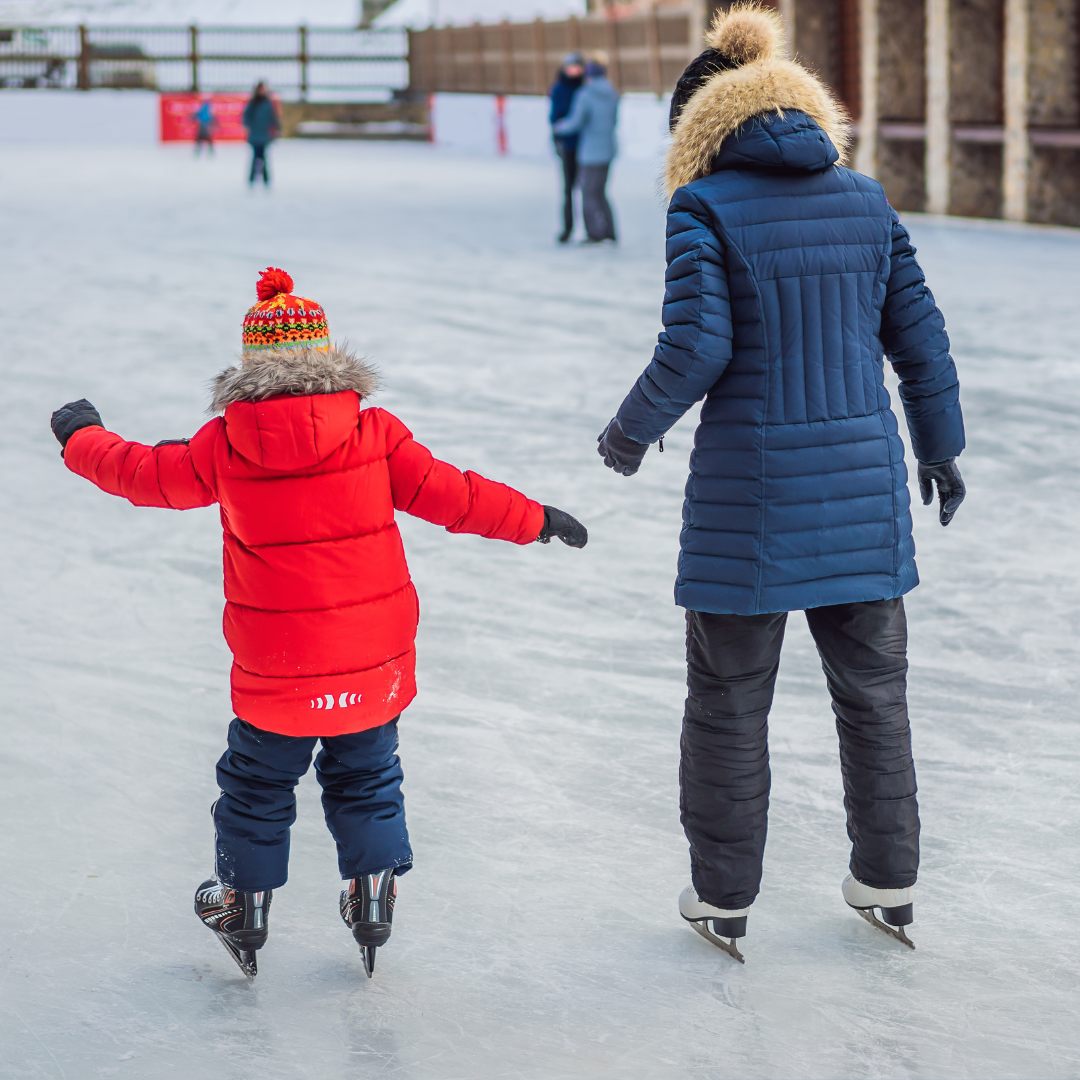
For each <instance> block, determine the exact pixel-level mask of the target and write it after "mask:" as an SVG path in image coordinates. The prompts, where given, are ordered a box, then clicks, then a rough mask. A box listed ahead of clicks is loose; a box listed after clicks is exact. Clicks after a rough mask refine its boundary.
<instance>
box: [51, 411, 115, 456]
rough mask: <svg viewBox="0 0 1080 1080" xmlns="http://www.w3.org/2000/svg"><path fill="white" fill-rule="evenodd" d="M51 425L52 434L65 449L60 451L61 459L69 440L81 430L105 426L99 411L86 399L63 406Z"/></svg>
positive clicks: (53, 416) (53, 415)
mask: <svg viewBox="0 0 1080 1080" xmlns="http://www.w3.org/2000/svg"><path fill="white" fill-rule="evenodd" d="M50 425H51V427H52V433H53V434H54V435H55V436H56V439H57V441H58V442H59V443H60V446H61V447H62V448H63V449H61V451H60V456H61V457H63V456H64V450H66V449H67V444H68V439H70V438H71V436H72V435H74V434H75V432H76V431H78V430H79V429H80V428H84V427H104V426H105V425H104V424H103V423H102V422H101V416H100V415H99V414H98V411H97V409H95V408H94V406H93V405H91V404H90V402H89V401H87V400H86V398H79V400H78V401H69V402H68V403H67V404H66V405H64V406H61V408H59V409H57V410H56V412H54V413H53V414H52V420H51V421H50Z"/></svg>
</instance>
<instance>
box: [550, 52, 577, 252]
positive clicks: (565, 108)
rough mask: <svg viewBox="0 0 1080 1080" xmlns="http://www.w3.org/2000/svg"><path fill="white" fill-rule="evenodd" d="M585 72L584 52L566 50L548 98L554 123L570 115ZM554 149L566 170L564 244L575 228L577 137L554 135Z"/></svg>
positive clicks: (561, 239) (574, 135)
mask: <svg viewBox="0 0 1080 1080" xmlns="http://www.w3.org/2000/svg"><path fill="white" fill-rule="evenodd" d="M584 76H585V61H584V60H582V58H581V53H576V52H572V53H567V54H566V56H564V57H563V62H562V67H560V68H559V74H558V75H556V76H555V82H554V83H552V86H551V90H550V91H549V92H548V100H549V101H550V102H551V109H550V112H549V115H548V119H549V120H550V122H551V123H552V124H555V122H556V121H558V120H561V119H562V118H563V117H564V116H567V115H569V113H570V106H571V104H572V103H573V100H574V95H575V94H576V93H577V91H578V89H579V88H580V87H581V83H582V81H583V79H584ZM552 138H553V140H554V143H555V153H556V154H558V155H559V161H560V162H561V163H562V173H563V228H562V232H561V233H560V234H559V243H560V244H565V243H566V242H567V241H568V240H569V239H570V236H571V234H572V233H573V231H574V185H575V184H576V183H577V144H578V137H577V135H576V134H573V135H555V134H554V132H553V133H552Z"/></svg>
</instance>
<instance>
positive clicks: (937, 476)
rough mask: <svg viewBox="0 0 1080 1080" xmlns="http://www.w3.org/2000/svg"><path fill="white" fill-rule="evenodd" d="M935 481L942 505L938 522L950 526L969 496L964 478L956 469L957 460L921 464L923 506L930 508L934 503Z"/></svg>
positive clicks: (920, 489)
mask: <svg viewBox="0 0 1080 1080" xmlns="http://www.w3.org/2000/svg"><path fill="white" fill-rule="evenodd" d="M935 480H936V481H937V491H938V502H939V504H940V511H939V513H938V520H940V522H941V524H942V525H948V524H949V522H950V521H952V519H953V514H955V513H956V511H957V510H958V509H959V508H960V504H961V503H962V502H963V501H964V496H965V495H966V494H967V488H965V487H964V480H963V477H961V475H960V470H959V469H958V468H957V467H956V458H949V460H948V461H931V462H929V463H928V464H923V462H921V461H920V462H919V491H920V493H921V494H922V501H923V506H929V505H930V503H931V502H933V499H934V485H933V481H935Z"/></svg>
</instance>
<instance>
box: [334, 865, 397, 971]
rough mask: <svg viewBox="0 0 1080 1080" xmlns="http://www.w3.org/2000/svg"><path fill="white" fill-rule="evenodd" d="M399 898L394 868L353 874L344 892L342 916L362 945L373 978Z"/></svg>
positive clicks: (366, 963) (358, 943) (387, 938)
mask: <svg viewBox="0 0 1080 1080" xmlns="http://www.w3.org/2000/svg"><path fill="white" fill-rule="evenodd" d="M395 899H397V878H396V877H395V876H394V871H393V870H380V871H379V873H377V874H364V875H363V876H362V877H358V878H353V879H352V881H350V882H349V887H348V888H347V889H343V890H342V892H341V917H342V918H343V919H344V920H345V925H346V926H347V927H348V928H349V929H350V930H351V931H352V934H353V937H354V938H356V944H357V945H359V946H360V957H361V959H362V960H363V961H364V970H365V971H366V972H367V977H368V978H369V979H370V978H371V975H372V972H374V970H375V950H376V949H377V948H378V947H379V946H380V945H385V944H386V943H387V942H388V941H389V940H390V923H391V922H392V921H393V919H394V900H395Z"/></svg>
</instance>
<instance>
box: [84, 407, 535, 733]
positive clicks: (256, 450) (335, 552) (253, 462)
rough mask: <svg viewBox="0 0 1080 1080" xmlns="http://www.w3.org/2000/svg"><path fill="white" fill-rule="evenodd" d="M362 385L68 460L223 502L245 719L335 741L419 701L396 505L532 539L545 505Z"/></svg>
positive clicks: (232, 635)
mask: <svg viewBox="0 0 1080 1080" xmlns="http://www.w3.org/2000/svg"><path fill="white" fill-rule="evenodd" d="M359 401H360V395H358V394H357V392H356V391H355V390H344V391H341V392H338V393H327V394H309V395H304V396H297V397H293V396H279V397H272V398H270V399H268V400H264V401H258V402H253V401H236V402H233V403H232V404H229V405H228V407H227V408H226V409H225V413H224V416H223V417H217V418H215V419H213V420H211V421H210V422H209V423H208V424H206V426H205V427H203V428H202V429H201V430H200V431H199V432H198V433H197V434H196V435H195V436H194V438H192V439H191V440H190V442H189V443H164V444H159V445H157V446H155V447H149V446H143V445H141V444H139V443H131V442H125V441H124V440H123V439H121V438H120V437H119V436H118V435H114V434H112V433H111V432H108V431H105V430H104V429H103V428H100V427H90V428H83V429H81V430H80V431H77V432H75V434H74V435H73V436H72V437H71V439H70V440H69V441H68V444H67V449H66V451H65V461H66V463H67V466H68V468H69V469H71V470H72V471H73V472H76V473H78V474H79V475H80V476H84V477H86V478H87V479H88V480H90V481H92V482H93V483H95V484H97V486H98V487H100V488H101V489H102V490H103V491H107V492H109V493H110V494H113V495H120V496H122V497H123V498H126V499H128V500H129V501H130V502H132V503H134V504H135V505H136V506H161V507H172V508H174V509H177V510H184V509H188V508H191V507H196V506H209V505H210V504H211V503H215V502H216V503H219V504H220V506H221V524H222V528H223V529H224V532H225V550H224V560H225V599H226V604H225V618H224V627H225V638H226V640H227V641H228V643H229V648H230V649H232V653H233V668H232V703H233V709H234V710H235V711H236V715H237V716H239V717H242V718H243V719H244V720H247V721H248V722H249V723H251V724H254V725H255V726H256V727H259V728H263V729H265V730H267V731H275V732H279V733H281V734H283V735H340V734H344V733H346V732H353V731H362V730H363V729H365V728H370V727H376V726H378V725H379V724H384V723H386V722H387V721H388V720H391V719H393V717H395V716H397V715H398V714H399V713H400V712H401V711H402V709H404V708H405V706H406V705H408V704H409V702H410V701H411V700H412V699H413V697H414V696H415V695H416V682H415V676H414V665H415V647H414V639H415V636H416V624H417V618H418V615H419V609H418V606H417V599H416V590H415V589H414V588H413V584H412V581H411V579H410V577H409V568H408V566H407V565H406V562H405V552H404V549H403V547H402V544H401V536H400V534H399V533H398V528H397V525H396V524H395V523H394V511H395V509H397V510H404V511H406V512H407V513H410V514H415V515H416V516H417V517H421V518H424V519H425V520H427V521H431V522H434V523H435V524H437V525H445V526H446V528H447V529H448V530H449V531H450V532H469V533H479V534H480V535H481V536H486V537H490V538H492V539H498V540H509V541H511V542H513V543H516V544H528V543H531V542H532V541H533V540H535V539H536V538H537V536H538V535H539V533H540V530H541V528H542V527H543V523H544V511H543V508H542V507H541V506H540V505H539V504H538V503H535V502H533V501H532V500H531V499H527V498H525V496H524V495H522V494H520V493H519V492H517V491H514V490H513V489H512V488H509V487H505V486H504V485H502V484H497V483H494V482H492V481H491V480H485V479H484V478H483V477H482V476H478V475H477V474H476V473H472V472H467V473H464V474H462V473H460V472H458V470H457V469H455V468H454V467H453V466H452V465H447V464H446V463H445V462H442V461H437V460H435V459H434V458H433V457H432V455H431V454H430V452H429V451H428V450H426V449H425V448H424V447H423V446H421V445H420V444H419V443H418V442H416V441H415V440H414V439H413V437H412V435H411V434H410V432H409V430H408V429H407V428H406V427H405V425H404V424H402V423H401V421H400V420H398V419H397V418H396V417H394V416H392V415H391V414H390V413H388V412H385V411H384V410H382V409H363V410H361V409H360V408H359Z"/></svg>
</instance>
